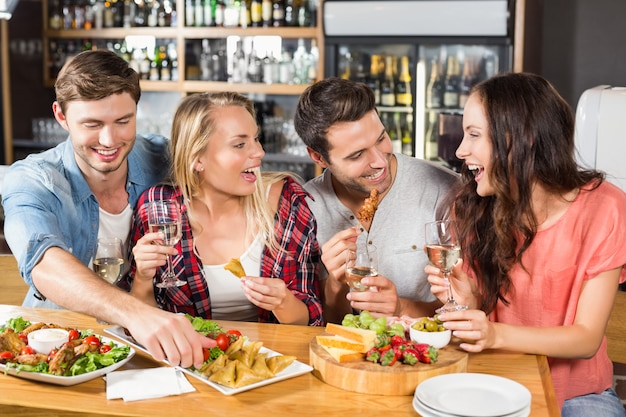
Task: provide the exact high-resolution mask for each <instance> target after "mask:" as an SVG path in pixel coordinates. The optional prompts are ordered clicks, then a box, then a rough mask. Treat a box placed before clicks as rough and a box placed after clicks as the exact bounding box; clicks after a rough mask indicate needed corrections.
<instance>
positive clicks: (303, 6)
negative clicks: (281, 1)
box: [298, 0, 313, 28]
mask: <svg viewBox="0 0 626 417" xmlns="http://www.w3.org/2000/svg"><path fill="white" fill-rule="evenodd" d="M312 20H313V17H312V16H311V3H310V0H300V6H299V7H298V26H300V27H303V28H304V27H309V26H311V22H312Z"/></svg>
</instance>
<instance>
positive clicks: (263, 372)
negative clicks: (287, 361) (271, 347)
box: [250, 353, 274, 378]
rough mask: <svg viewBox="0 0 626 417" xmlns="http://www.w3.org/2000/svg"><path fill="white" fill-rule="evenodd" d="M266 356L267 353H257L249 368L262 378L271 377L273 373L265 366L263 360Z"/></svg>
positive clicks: (265, 363)
mask: <svg viewBox="0 0 626 417" xmlns="http://www.w3.org/2000/svg"><path fill="white" fill-rule="evenodd" d="M266 358H267V353H259V354H258V355H257V357H256V359H255V361H254V363H253V364H252V367H251V368H250V369H252V372H254V373H255V374H257V375H259V376H262V377H263V378H272V377H273V376H274V373H273V372H272V371H270V368H268V367H267V362H266V361H265V360H266Z"/></svg>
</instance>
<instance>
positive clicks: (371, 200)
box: [356, 188, 378, 224]
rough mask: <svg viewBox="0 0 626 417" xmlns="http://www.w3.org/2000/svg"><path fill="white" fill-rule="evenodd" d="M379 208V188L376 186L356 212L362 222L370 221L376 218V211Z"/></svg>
mask: <svg viewBox="0 0 626 417" xmlns="http://www.w3.org/2000/svg"><path fill="white" fill-rule="evenodd" d="M377 208H378V190H377V189H376V188H374V189H372V191H370V196H369V197H367V198H366V199H365V201H363V205H362V206H361V208H359V211H358V212H357V214H356V217H357V219H359V222H360V223H361V224H363V223H370V222H371V221H372V219H373V218H374V213H376V209H377Z"/></svg>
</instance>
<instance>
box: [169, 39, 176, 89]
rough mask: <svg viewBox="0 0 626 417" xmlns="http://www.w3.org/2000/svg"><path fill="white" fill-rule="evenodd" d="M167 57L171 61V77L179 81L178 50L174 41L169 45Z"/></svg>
mask: <svg viewBox="0 0 626 417" xmlns="http://www.w3.org/2000/svg"><path fill="white" fill-rule="evenodd" d="M167 59H168V61H169V62H170V79H171V80H172V81H178V51H176V44H175V43H174V42H170V43H169V44H168V45H167Z"/></svg>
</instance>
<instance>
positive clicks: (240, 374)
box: [235, 362, 265, 388]
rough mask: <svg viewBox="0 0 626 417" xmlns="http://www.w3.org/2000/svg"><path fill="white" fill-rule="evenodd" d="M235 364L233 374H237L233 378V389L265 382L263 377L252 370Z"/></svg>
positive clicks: (240, 364) (241, 364)
mask: <svg viewBox="0 0 626 417" xmlns="http://www.w3.org/2000/svg"><path fill="white" fill-rule="evenodd" d="M235 364H236V365H235V373H236V374H237V375H236V378H235V388H239V387H243V386H245V385H250V384H254V383H255V382H259V381H263V380H265V377H263V376H260V375H257V374H255V373H254V372H253V371H252V369H250V368H249V367H247V366H246V365H244V364H243V363H241V362H235Z"/></svg>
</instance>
